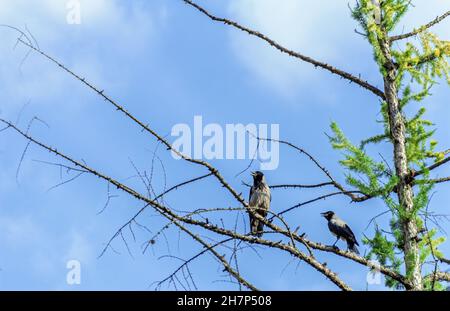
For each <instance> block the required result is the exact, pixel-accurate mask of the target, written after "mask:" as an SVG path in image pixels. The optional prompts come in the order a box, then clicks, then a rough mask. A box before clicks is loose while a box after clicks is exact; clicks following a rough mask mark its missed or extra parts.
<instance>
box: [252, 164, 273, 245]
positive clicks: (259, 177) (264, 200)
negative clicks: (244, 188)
mask: <svg viewBox="0 0 450 311" xmlns="http://www.w3.org/2000/svg"><path fill="white" fill-rule="evenodd" d="M252 176H253V186H252V187H251V188H250V197H249V200H248V206H249V208H251V209H252V212H253V213H255V214H258V215H261V216H262V217H266V216H267V212H268V210H269V208H270V200H271V196H270V188H269V186H268V185H267V183H266V178H265V177H264V174H263V173H262V172H260V171H256V172H252ZM252 212H250V211H249V215H250V232H251V234H252V235H255V236H258V237H261V236H262V233H263V229H264V223H263V222H261V221H259V219H257V218H256V217H254V216H253V215H252Z"/></svg>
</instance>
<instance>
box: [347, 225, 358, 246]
mask: <svg viewBox="0 0 450 311" xmlns="http://www.w3.org/2000/svg"><path fill="white" fill-rule="evenodd" d="M344 228H345V229H344V230H345V233H346V234H347V235H348V237H349V238H350V239H351V240H352V241H353V242H355V244H356V245H358V246H359V244H358V241H357V240H356V237H355V234H354V233H353V231H352V229H350V227H349V226H348V225H347V224H345V227H344Z"/></svg>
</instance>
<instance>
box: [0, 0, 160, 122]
mask: <svg viewBox="0 0 450 311" xmlns="http://www.w3.org/2000/svg"><path fill="white" fill-rule="evenodd" d="M79 1H80V4H81V6H80V8H81V24H80V25H71V24H68V23H67V20H66V17H67V14H68V12H69V11H68V10H67V8H66V4H67V2H68V1H66V0H0V8H1V10H0V24H7V25H11V26H15V27H18V28H20V29H22V30H25V29H29V30H30V31H31V32H32V34H33V36H34V37H35V38H36V39H37V41H38V43H39V45H40V47H41V48H42V49H43V50H44V51H47V52H49V53H50V54H51V55H53V56H55V57H56V58H57V59H59V60H61V61H62V62H64V63H65V64H66V65H67V66H68V67H70V68H73V69H75V70H77V71H78V70H81V72H80V74H82V75H83V76H86V77H87V78H89V80H90V81H92V82H94V83H97V84H99V85H102V87H111V86H114V81H116V80H118V76H120V77H121V78H122V79H121V80H124V79H126V78H127V77H126V76H124V75H126V74H130V75H131V74H132V73H131V72H124V71H121V72H120V69H123V68H126V62H127V61H129V60H130V59H134V58H136V57H137V56H142V57H143V56H145V55H147V54H148V46H149V44H151V43H152V42H153V41H154V38H155V36H156V34H157V32H156V31H155V29H156V27H157V24H158V23H163V22H164V19H165V18H166V14H164V10H163V9H161V10H160V11H158V10H150V9H148V8H147V7H146V5H147V3H146V2H145V1H133V2H123V1H115V0H79ZM0 35H1V36H2V40H1V41H0V55H2V61H1V62H0V76H2V84H1V85H0V99H2V98H3V97H4V99H7V100H2V102H3V103H2V105H1V107H0V113H2V114H7V115H8V114H9V113H11V112H12V113H17V110H18V109H20V107H21V106H22V105H23V104H24V103H26V102H27V101H28V100H29V99H30V98H31V99H32V101H33V104H36V103H46V102H52V100H53V102H54V101H55V98H56V99H57V100H58V101H59V102H60V101H61V98H64V101H66V98H67V96H64V95H65V94H67V92H68V86H69V84H68V81H71V78H69V77H68V76H67V75H64V74H61V72H60V71H59V70H58V69H57V68H56V67H55V66H54V65H52V64H49V63H48V62H47V61H45V60H44V59H43V58H42V57H40V56H37V55H36V54H35V53H32V54H31V55H30V56H29V57H28V58H27V60H26V61H25V63H24V65H23V66H22V67H20V64H21V61H22V58H23V57H24V55H25V54H26V52H27V50H26V49H25V48H24V47H23V46H20V45H19V46H18V47H16V49H15V50H14V51H13V50H12V48H13V46H14V44H15V42H16V38H17V33H15V32H14V31H12V30H10V29H6V28H0ZM144 53H147V54H144ZM108 57H109V58H114V59H117V66H116V67H115V68H110V67H105V65H104V62H102V59H103V58H108ZM20 68H21V69H22V70H21V71H20V70H19V69H20ZM115 75H117V76H115ZM43 82H45V86H44V85H43ZM69 83H70V82H69ZM57 96H59V98H58V97H57ZM78 99H79V97H78ZM78 102H79V103H83V101H82V100H79V101H78ZM11 108H14V110H13V111H11Z"/></svg>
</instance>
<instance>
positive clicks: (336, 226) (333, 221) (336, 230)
mask: <svg viewBox="0 0 450 311" xmlns="http://www.w3.org/2000/svg"><path fill="white" fill-rule="evenodd" d="M321 215H322V216H323V217H325V219H326V220H328V229H330V231H331V233H332V234H333V235H334V236H336V237H337V240H336V242H334V244H333V247H335V246H336V243H337V242H338V241H339V239H342V240H344V241H346V242H347V248H348V249H349V250H350V251H352V252H354V253H356V254H359V251H358V248H356V245H358V246H359V244H358V241H357V240H356V238H355V235H354V234H353V231H352V229H350V227H349V226H348V225H347V224H346V223H345V221H343V220H342V219H340V218H339V217H337V216H336V214H335V213H334V212H332V211H328V212H325V213H321Z"/></svg>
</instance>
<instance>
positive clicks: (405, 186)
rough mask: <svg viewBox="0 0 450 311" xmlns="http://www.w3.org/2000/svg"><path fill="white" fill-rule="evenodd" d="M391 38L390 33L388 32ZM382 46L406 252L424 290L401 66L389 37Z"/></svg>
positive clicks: (414, 280) (411, 273)
mask: <svg viewBox="0 0 450 311" xmlns="http://www.w3.org/2000/svg"><path fill="white" fill-rule="evenodd" d="M386 38H387V36H386ZM379 42H380V47H381V50H382V53H383V56H384V58H385V62H384V68H385V69H386V73H385V75H384V92H385V95H386V102H387V105H388V113H389V125H390V129H391V139H392V143H393V146H394V163H395V171H396V174H397V176H398V178H399V183H398V185H397V195H398V199H399V204H400V206H401V208H402V209H403V210H404V211H405V212H406V213H405V214H406V216H405V217H401V219H400V222H401V228H402V231H403V253H404V261H405V269H406V276H407V279H408V280H409V282H410V283H411V286H412V289H413V290H422V289H423V288H422V273H421V264H420V258H419V247H418V241H417V233H418V232H417V231H418V230H417V223H416V220H415V217H414V216H413V213H412V211H413V209H414V201H413V199H414V193H413V190H412V186H411V183H410V182H409V179H410V172H409V167H408V159H407V156H406V128H405V121H404V118H403V115H402V112H401V107H400V105H399V98H398V90H397V86H396V82H395V80H396V77H397V69H396V66H395V63H394V61H393V58H392V55H391V47H390V42H389V40H388V39H383V38H381V39H380V40H379Z"/></svg>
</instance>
